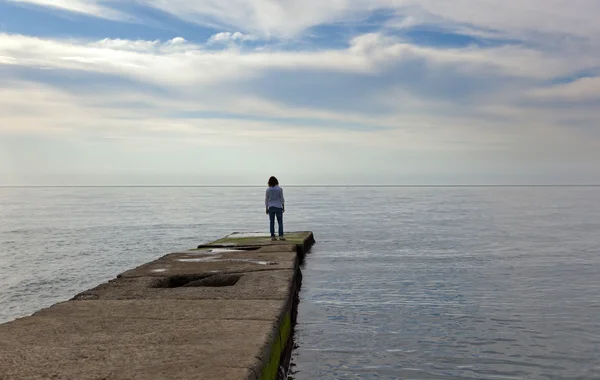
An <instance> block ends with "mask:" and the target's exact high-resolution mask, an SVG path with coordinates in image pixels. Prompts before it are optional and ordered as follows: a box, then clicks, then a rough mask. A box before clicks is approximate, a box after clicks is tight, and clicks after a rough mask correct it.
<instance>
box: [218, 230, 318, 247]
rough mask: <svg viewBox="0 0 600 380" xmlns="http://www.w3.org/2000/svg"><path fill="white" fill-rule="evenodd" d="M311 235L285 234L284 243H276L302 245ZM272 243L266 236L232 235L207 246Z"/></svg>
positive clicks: (309, 233) (305, 233) (299, 233)
mask: <svg viewBox="0 0 600 380" xmlns="http://www.w3.org/2000/svg"><path fill="white" fill-rule="evenodd" d="M311 234H312V233H311V232H290V233H287V234H285V239H286V240H285V241H280V240H278V241H277V242H278V243H287V244H304V243H305V242H306V241H307V240H308V239H310V237H311ZM236 235H238V236H239V237H238V236H236ZM274 243H276V242H273V241H271V237H270V236H269V235H268V234H266V235H264V236H245V235H244V234H235V233H234V234H231V235H229V236H226V237H224V238H222V239H219V240H217V241H214V242H212V243H210V244H208V245H224V244H225V245H226V244H232V245H233V246H235V245H269V244H274Z"/></svg>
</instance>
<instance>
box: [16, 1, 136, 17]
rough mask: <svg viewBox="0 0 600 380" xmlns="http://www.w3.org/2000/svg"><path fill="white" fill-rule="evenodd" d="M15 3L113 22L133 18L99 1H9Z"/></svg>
mask: <svg viewBox="0 0 600 380" xmlns="http://www.w3.org/2000/svg"><path fill="white" fill-rule="evenodd" d="M8 1H10V2H13V3H25V4H34V5H38V6H43V7H49V8H56V9H61V10H66V11H69V12H74V13H82V14H86V15H89V16H95V17H101V18H106V19H111V20H128V19H131V17H129V16H127V15H125V14H123V13H122V12H119V11H117V10H114V9H111V8H110V7H108V6H102V5H100V4H99V3H100V1H98V0H8Z"/></svg>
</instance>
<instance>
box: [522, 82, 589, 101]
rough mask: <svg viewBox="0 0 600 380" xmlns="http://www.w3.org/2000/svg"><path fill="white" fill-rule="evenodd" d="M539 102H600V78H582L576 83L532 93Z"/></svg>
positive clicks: (540, 89)
mask: <svg viewBox="0 0 600 380" xmlns="http://www.w3.org/2000/svg"><path fill="white" fill-rule="evenodd" d="M530 94H531V96H532V97H533V98H534V99H539V100H553V101H561V102H565V101H566V102H582V101H590V100H596V101H600V77H591V78H581V79H578V80H576V81H573V82H570V83H565V84H559V85H555V86H552V87H546V88H539V89H535V90H533V91H531V93H530Z"/></svg>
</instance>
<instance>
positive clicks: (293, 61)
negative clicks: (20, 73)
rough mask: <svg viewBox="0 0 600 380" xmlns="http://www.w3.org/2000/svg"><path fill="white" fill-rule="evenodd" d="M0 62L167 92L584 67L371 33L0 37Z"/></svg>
mask: <svg viewBox="0 0 600 380" xmlns="http://www.w3.org/2000/svg"><path fill="white" fill-rule="evenodd" d="M228 37H229V38H230V39H233V38H237V39H240V38H244V37H243V36H242V37H240V36H238V37H234V35H231V36H228ZM0 57H2V61H0V62H2V63H9V64H12V65H19V66H25V67H31V68H42V67H43V68H55V69H65V70H82V71H88V72H96V73H107V74H114V75H120V76H124V77H127V78H131V79H135V80H142V81H145V82H149V83H157V84H161V85H168V86H191V85H197V84H200V83H217V82H219V81H231V80H235V79H236V78H241V77H251V76H256V75H259V74H260V73H261V72H263V71H265V70H267V69H281V70H322V71H335V72H348V73H363V74H372V73H381V72H384V71H385V70H386V69H388V68H389V67H393V66H395V65H399V64H401V63H402V62H410V61H414V62H423V64H425V65H428V66H429V67H430V69H434V68H437V69H440V68H443V67H447V68H449V67H452V68H455V69H457V70H462V71H464V72H465V74H466V75H486V76H487V75H504V76H512V77H521V78H527V79H533V78H541V79H549V78H552V77H554V76H557V75H570V74H571V73H572V72H573V71H577V70H582V69H586V68H587V67H588V66H587V65H586V63H587V62H578V61H574V60H572V59H570V57H559V56H550V55H548V54H545V53H542V52H539V51H536V50H532V49H527V48H523V47H516V46H503V47H494V48H485V49H484V48H472V47H468V48H461V49H444V48H432V47H420V46H416V45H411V44H408V43H405V42H402V41H401V40H397V39H395V38H390V37H385V36H383V35H381V34H377V33H373V34H366V35H362V36H358V37H355V38H354V39H353V40H352V41H351V43H350V46H349V47H348V48H345V49H330V50H321V51H316V52H310V51H307V52H294V51H276V50H264V49H263V50H260V51H249V52H242V51H239V50H237V49H226V50H221V51H211V50H207V49H204V48H203V47H202V46H200V45H195V44H192V43H188V42H187V41H185V40H184V39H183V38H180V37H178V38H174V39H172V40H170V41H167V42H165V43H162V42H160V41H130V40H122V39H103V40H100V41H97V42H86V41H77V40H58V39H42V38H35V37H28V36H23V35H10V34H0Z"/></svg>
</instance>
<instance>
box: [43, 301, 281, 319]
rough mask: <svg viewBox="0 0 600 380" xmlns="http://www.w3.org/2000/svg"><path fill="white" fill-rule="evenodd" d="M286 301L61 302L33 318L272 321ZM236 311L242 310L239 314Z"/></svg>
mask: <svg viewBox="0 0 600 380" xmlns="http://www.w3.org/2000/svg"><path fill="white" fill-rule="evenodd" d="M286 302H287V301H286V300H283V299H281V300H260V301H259V302H257V301H256V300H237V299H236V300H192V301H190V300H162V301H161V302H156V301H155V300H100V301H78V302H63V303H59V304H56V305H54V306H51V307H49V308H47V309H43V310H40V311H38V312H36V313H34V314H33V316H36V317H54V318H79V319H89V318H99V319H102V320H110V319H119V320H120V319H125V318H128V319H136V318H138V319H154V320H167V321H177V320H187V321H195V322H202V320H203V319H225V320H236V319H239V320H264V321H273V320H276V319H277V318H278V317H279V315H280V314H281V310H283V309H284V308H285V306H286ZM240 310H244V312H243V313H240Z"/></svg>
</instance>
